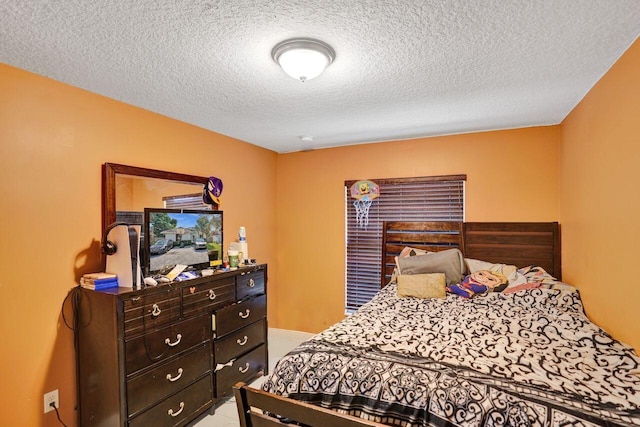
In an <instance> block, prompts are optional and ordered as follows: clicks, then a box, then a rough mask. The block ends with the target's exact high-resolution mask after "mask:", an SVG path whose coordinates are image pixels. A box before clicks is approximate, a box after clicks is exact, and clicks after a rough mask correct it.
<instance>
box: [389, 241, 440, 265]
mask: <svg viewBox="0 0 640 427" xmlns="http://www.w3.org/2000/svg"><path fill="white" fill-rule="evenodd" d="M430 253H431V252H429V251H425V250H424V249H418V248H412V247H410V246H405V247H404V248H403V249H402V251H400V253H399V254H398V256H396V257H394V259H395V261H396V268H397V269H400V265H399V264H398V258H406V257H408V256H416V255H426V254H430Z"/></svg>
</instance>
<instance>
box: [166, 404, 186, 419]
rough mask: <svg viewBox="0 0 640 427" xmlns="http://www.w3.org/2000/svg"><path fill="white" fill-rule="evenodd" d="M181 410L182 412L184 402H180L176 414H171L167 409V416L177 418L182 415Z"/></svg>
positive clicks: (171, 411)
mask: <svg viewBox="0 0 640 427" xmlns="http://www.w3.org/2000/svg"><path fill="white" fill-rule="evenodd" d="M183 410H184V402H180V409H178V411H177V412H173V409H169V411H167V414H169V415H171V416H172V417H177V416H178V415H180V414H181V413H182V411H183Z"/></svg>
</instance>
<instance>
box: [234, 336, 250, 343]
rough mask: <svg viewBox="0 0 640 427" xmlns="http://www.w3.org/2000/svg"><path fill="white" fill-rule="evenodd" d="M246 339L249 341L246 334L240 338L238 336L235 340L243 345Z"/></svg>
mask: <svg viewBox="0 0 640 427" xmlns="http://www.w3.org/2000/svg"><path fill="white" fill-rule="evenodd" d="M247 341H249V337H248V336H246V335H245V336H244V338H242V339H240V338H238V339H237V340H236V342H237V343H238V345H245V344H246V343H247Z"/></svg>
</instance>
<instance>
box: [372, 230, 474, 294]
mask: <svg viewBox="0 0 640 427" xmlns="http://www.w3.org/2000/svg"><path fill="white" fill-rule="evenodd" d="M462 235H463V223H462V222H459V221H415V222H414V221H409V222H407V221H385V222H383V223H382V272H381V274H380V287H384V286H386V285H387V283H389V280H390V279H391V275H392V273H393V269H394V267H395V265H396V264H395V257H396V256H397V255H398V254H399V253H400V251H402V249H403V248H404V247H405V246H410V247H412V248H417V249H424V250H426V251H429V252H438V251H443V250H445V249H452V248H459V249H460V250H462V247H463V243H462V242H463V240H462Z"/></svg>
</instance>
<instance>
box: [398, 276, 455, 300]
mask: <svg viewBox="0 0 640 427" xmlns="http://www.w3.org/2000/svg"><path fill="white" fill-rule="evenodd" d="M445 281H446V279H445V275H444V273H429V274H402V275H400V276H398V296H399V297H400V298H403V297H415V298H444V297H446V296H447V293H446V284H445Z"/></svg>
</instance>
